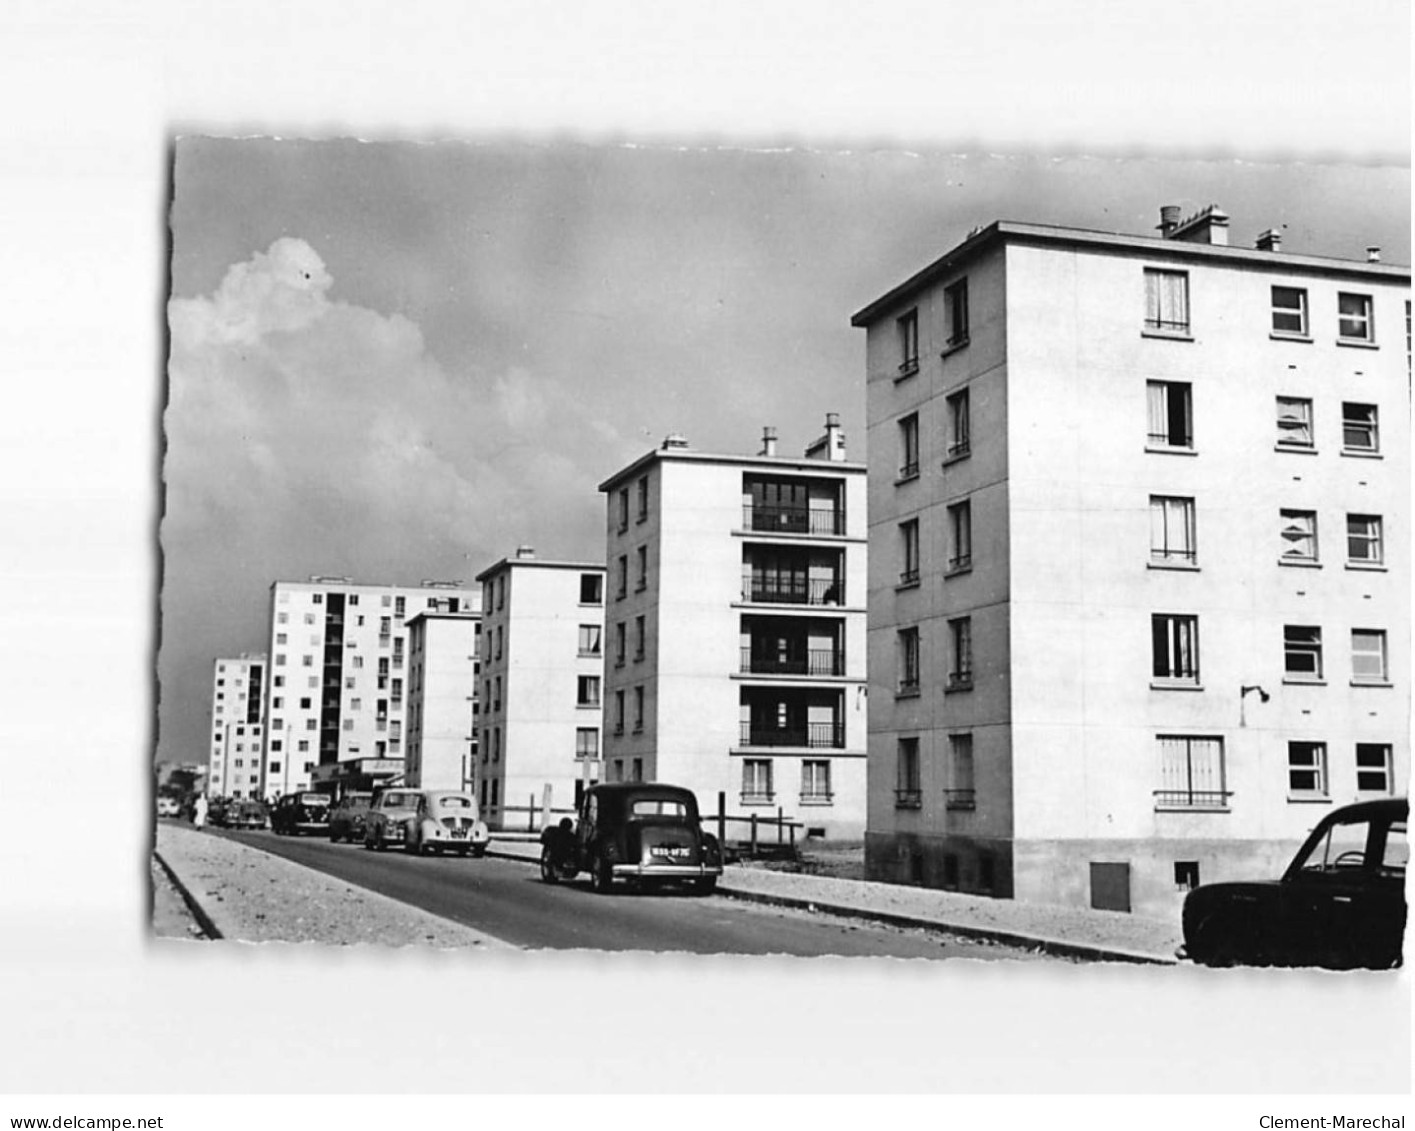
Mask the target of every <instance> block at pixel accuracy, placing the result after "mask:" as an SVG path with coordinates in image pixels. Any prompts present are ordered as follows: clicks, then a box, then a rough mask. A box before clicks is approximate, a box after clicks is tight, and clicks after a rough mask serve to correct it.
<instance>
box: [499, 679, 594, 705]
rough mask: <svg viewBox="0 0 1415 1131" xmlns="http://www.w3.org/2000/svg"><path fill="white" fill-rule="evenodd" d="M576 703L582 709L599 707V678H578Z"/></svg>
mask: <svg viewBox="0 0 1415 1131" xmlns="http://www.w3.org/2000/svg"><path fill="white" fill-rule="evenodd" d="M497 690H498V691H499V690H500V689H499V688H498V689H497ZM575 702H576V704H578V705H579V706H581V707H598V706H599V676H597V675H582V676H578V677H577V678H576V685H575Z"/></svg>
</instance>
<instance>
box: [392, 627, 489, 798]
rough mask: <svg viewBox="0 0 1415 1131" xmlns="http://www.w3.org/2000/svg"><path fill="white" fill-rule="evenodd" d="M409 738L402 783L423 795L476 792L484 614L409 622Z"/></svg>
mask: <svg viewBox="0 0 1415 1131" xmlns="http://www.w3.org/2000/svg"><path fill="white" fill-rule="evenodd" d="M407 624H408V737H407V744H408V745H407V756H406V758H405V759H404V763H405V768H404V777H405V779H406V780H407V783H408V784H409V785H411V786H418V787H421V788H423V789H460V790H465V791H469V792H470V791H471V790H472V789H473V788H474V780H475V776H476V765H477V713H478V710H479V704H478V702H477V684H478V682H479V679H478V677H479V675H480V673H481V664H480V661H479V659H478V655H479V651H480V646H481V614H480V613H474V612H460V613H452V612H447V613H441V612H421V613H417V614H416V615H414V616H411V617H409V618H408V621H407Z"/></svg>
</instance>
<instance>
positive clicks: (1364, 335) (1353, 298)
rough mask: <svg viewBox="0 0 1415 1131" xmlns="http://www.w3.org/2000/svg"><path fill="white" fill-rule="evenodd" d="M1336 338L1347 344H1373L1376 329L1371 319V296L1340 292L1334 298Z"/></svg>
mask: <svg viewBox="0 0 1415 1131" xmlns="http://www.w3.org/2000/svg"><path fill="white" fill-rule="evenodd" d="M1336 315H1337V318H1336V334H1337V338H1338V339H1340V340H1342V341H1348V342H1374V341H1375V340H1376V328H1375V324H1374V323H1373V321H1372V319H1371V296H1370V295H1356V294H1348V293H1346V292H1344V291H1343V292H1342V293H1340V294H1338V295H1337V296H1336Z"/></svg>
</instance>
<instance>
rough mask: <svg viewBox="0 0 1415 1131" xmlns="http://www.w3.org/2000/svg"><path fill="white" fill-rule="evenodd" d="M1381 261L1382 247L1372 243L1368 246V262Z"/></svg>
mask: <svg viewBox="0 0 1415 1131" xmlns="http://www.w3.org/2000/svg"><path fill="white" fill-rule="evenodd" d="M1380 261H1381V249H1380V248H1379V247H1377V246H1376V245H1375V244H1370V245H1369V246H1368V247H1367V248H1366V262H1367V263H1379V262H1380Z"/></svg>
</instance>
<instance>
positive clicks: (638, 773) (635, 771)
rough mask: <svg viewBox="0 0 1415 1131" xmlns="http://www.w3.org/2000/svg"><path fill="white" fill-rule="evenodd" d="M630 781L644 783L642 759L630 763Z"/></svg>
mask: <svg viewBox="0 0 1415 1131" xmlns="http://www.w3.org/2000/svg"><path fill="white" fill-rule="evenodd" d="M629 780H630V781H643V780H644V760H643V759H642V758H635V759H634V760H633V761H632V762H631V763H630V765H629Z"/></svg>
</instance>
